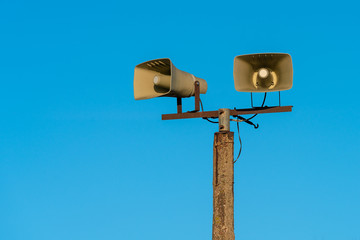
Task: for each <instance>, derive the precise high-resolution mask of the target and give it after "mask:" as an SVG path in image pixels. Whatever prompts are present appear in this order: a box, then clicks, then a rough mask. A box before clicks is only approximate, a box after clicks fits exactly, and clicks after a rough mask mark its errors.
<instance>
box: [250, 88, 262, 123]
mask: <svg viewBox="0 0 360 240" xmlns="http://www.w3.org/2000/svg"><path fill="white" fill-rule="evenodd" d="M266 94H267V93H266V92H265V95H264V100H263V102H262V104H261V107H264V104H265V100H266ZM256 116H257V114H254V115H253V116H251V117H249V118H247V119H246V120H247V121H249V120H251V119H253V118H254V117H256Z"/></svg>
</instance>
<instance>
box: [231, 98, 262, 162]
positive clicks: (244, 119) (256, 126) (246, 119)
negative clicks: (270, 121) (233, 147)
mask: <svg viewBox="0 0 360 240" xmlns="http://www.w3.org/2000/svg"><path fill="white" fill-rule="evenodd" d="M265 100H266V92H265V95H264V100H263V102H262V104H261V107H264V104H265ZM256 116H257V114H254V115H253V116H251V117H249V118H243V117H240V116H236V118H237V119H238V120H243V121H244V122H246V121H249V120H251V119H253V118H254V117H256ZM250 123H251V122H250ZM252 125H253V126H254V127H255V128H258V127H259V124H257V125H255V124H252ZM236 126H237V131H238V136H239V143H240V149H239V153H238V156H237V157H236V159H235V161H234V163H236V161H237V160H238V159H239V157H240V155H241V151H242V141H241V137H240V127H239V122H238V121H237V122H236Z"/></svg>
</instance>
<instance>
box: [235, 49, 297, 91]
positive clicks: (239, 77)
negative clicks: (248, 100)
mask: <svg viewBox="0 0 360 240" xmlns="http://www.w3.org/2000/svg"><path fill="white" fill-rule="evenodd" d="M234 83H235V89H236V91H239V92H273V91H282V90H288V89H290V88H291V87H292V84H293V67H292V61H291V56H290V55H289V54H286V53H258V54H247V55H240V56H237V57H235V60H234Z"/></svg>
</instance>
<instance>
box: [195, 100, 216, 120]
mask: <svg viewBox="0 0 360 240" xmlns="http://www.w3.org/2000/svg"><path fill="white" fill-rule="evenodd" d="M199 100H200V107H201V111H202V112H203V111H204V106H203V103H202V101H201V99H200V98H199ZM203 119H205V120H206V121H208V122H211V123H219V122H218V121H213V120H210V119H208V118H207V117H203Z"/></svg>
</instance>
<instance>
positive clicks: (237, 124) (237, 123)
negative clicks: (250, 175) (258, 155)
mask: <svg viewBox="0 0 360 240" xmlns="http://www.w3.org/2000/svg"><path fill="white" fill-rule="evenodd" d="M236 127H237V131H238V136H239V143H240V149H239V153H238V155H237V157H236V159H235V161H234V163H236V161H237V160H238V159H239V157H240V154H241V150H242V141H241V137H240V127H239V122H238V121H237V122H236Z"/></svg>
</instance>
